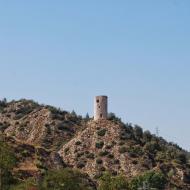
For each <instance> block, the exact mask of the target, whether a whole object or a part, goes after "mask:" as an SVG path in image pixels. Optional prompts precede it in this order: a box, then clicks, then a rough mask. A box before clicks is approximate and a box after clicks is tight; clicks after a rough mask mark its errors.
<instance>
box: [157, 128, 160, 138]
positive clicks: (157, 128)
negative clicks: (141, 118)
mask: <svg viewBox="0 0 190 190" xmlns="http://www.w3.org/2000/svg"><path fill="white" fill-rule="evenodd" d="M159 132H160V131H159V128H158V127H156V136H157V137H159V135H160V134H159Z"/></svg>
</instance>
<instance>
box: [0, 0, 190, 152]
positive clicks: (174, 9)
mask: <svg viewBox="0 0 190 190" xmlns="http://www.w3.org/2000/svg"><path fill="white" fill-rule="evenodd" d="M189 10H190V1H189V0H154V1H153V0H143V1H142V0H120V1H115V0H96V1H89V0H80V1H78V0H69V1H66V0H56V1H50V0H40V1H39V0H33V1H25V0H17V1H13V0H12V1H6V0H2V1H0V87H1V91H0V97H1V98H3V97H7V99H8V100H12V99H20V98H29V99H34V100H36V101H38V102H40V103H45V104H51V105H55V106H57V107H61V108H63V109H65V110H69V111H71V110H73V109H74V110H75V111H76V112H77V113H79V114H82V115H85V114H86V113H87V112H89V113H90V114H91V115H92V114H93V97H94V96H95V95H101V94H105V95H108V96H109V110H110V111H111V112H115V113H116V114H117V115H118V116H120V117H122V119H123V120H124V121H125V122H132V123H135V124H139V125H141V126H142V127H143V128H144V129H148V130H150V131H151V132H153V133H155V128H156V127H158V128H159V131H160V135H161V136H163V137H164V138H166V139H167V140H169V141H174V142H176V143H178V144H179V145H180V146H182V147H183V148H185V149H188V150H190V138H189V137H190V135H189V134H190V116H189V113H190V85H189V84H190V11H189Z"/></svg>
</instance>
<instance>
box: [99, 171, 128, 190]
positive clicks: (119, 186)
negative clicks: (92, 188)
mask: <svg viewBox="0 0 190 190" xmlns="http://www.w3.org/2000/svg"><path fill="white" fill-rule="evenodd" d="M99 183H100V185H99V188H98V190H129V188H128V183H127V180H126V178H125V177H124V176H121V175H120V176H112V175H111V174H110V173H105V174H104V175H103V176H102V177H101V178H100V180H99Z"/></svg>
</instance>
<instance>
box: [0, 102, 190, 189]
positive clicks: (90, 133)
mask: <svg viewBox="0 0 190 190" xmlns="http://www.w3.org/2000/svg"><path fill="white" fill-rule="evenodd" d="M0 131H1V133H2V135H3V138H4V141H6V142H7V143H8V144H9V145H10V146H11V147H12V148H13V149H14V152H15V154H16V156H17V159H18V162H17V165H16V167H15V168H14V171H13V173H14V175H15V176H17V177H18V178H19V179H22V180H24V179H27V178H28V177H35V178H38V177H39V176H43V174H44V173H45V172H46V171H47V170H51V169H60V168H66V167H67V168H73V169H77V170H79V171H81V172H82V173H83V174H84V175H85V176H86V177H84V178H85V179H88V183H89V184H91V186H92V187H93V188H94V189H96V188H97V186H98V183H99V179H100V178H101V176H102V175H103V174H104V173H105V172H109V173H110V174H111V175H113V176H117V175H123V176H125V178H126V179H127V180H129V181H131V180H133V179H134V178H135V177H137V176H140V175H143V174H144V173H146V172H147V171H154V172H157V173H160V174H161V175H163V176H164V178H165V180H166V183H165V189H173V188H176V189H182V190H186V189H187V190H188V189H190V164H189V153H188V152H186V151H185V150H183V149H182V148H180V147H179V146H177V145H176V144H173V143H169V142H167V141H166V140H164V139H163V138H161V137H157V136H155V135H153V134H151V133H150V132H149V131H143V129H142V128H141V127H139V126H138V125H132V124H124V123H123V122H122V121H121V120H120V119H119V118H117V117H116V116H115V115H114V114H111V115H110V117H109V119H108V120H99V121H93V120H92V119H89V118H82V117H81V116H77V114H75V113H74V112H73V113H70V112H67V111H63V110H60V109H57V108H54V107H52V106H47V105H40V104H38V103H36V102H34V101H32V100H25V99H23V100H19V101H11V102H6V101H1V102H0Z"/></svg>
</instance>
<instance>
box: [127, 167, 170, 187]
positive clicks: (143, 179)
mask: <svg viewBox="0 0 190 190" xmlns="http://www.w3.org/2000/svg"><path fill="white" fill-rule="evenodd" d="M166 182H167V181H166V178H165V177H164V175H163V174H162V173H159V172H155V171H150V172H146V173H144V174H142V175H140V176H137V177H134V178H133V179H132V180H131V182H130V185H129V186H130V189H131V190H137V189H140V188H143V186H145V185H146V187H147V188H148V189H151V188H155V189H159V190H164V187H165V184H166Z"/></svg>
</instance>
